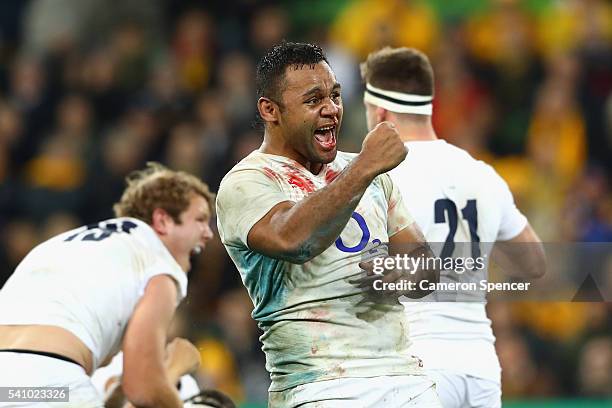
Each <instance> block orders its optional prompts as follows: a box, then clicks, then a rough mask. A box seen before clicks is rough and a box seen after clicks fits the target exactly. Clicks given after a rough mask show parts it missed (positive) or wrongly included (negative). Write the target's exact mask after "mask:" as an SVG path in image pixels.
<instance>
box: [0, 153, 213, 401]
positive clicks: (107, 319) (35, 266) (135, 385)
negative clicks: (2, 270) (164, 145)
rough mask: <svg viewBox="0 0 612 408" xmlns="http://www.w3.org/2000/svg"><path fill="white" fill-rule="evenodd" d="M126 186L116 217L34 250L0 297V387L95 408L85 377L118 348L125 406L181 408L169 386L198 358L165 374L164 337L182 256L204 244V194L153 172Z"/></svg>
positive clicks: (181, 280) (180, 293) (182, 176)
mask: <svg viewBox="0 0 612 408" xmlns="http://www.w3.org/2000/svg"><path fill="white" fill-rule="evenodd" d="M127 181H128V186H127V188H126V190H125V191H124V193H123V196H122V197H121V200H120V201H119V202H118V203H117V204H115V206H114V210H115V214H116V216H117V217H119V218H114V219H110V220H106V221H102V222H100V223H97V224H91V225H88V226H84V227H81V228H78V229H75V230H72V231H68V232H66V233H63V234H60V235H58V236H56V237H54V238H51V239H50V240H48V241H46V242H44V243H42V244H40V245H39V246H37V247H36V248H34V249H33V250H32V251H31V252H30V253H29V254H28V255H27V256H26V257H25V259H24V260H23V261H22V262H21V263H20V264H19V266H18V267H17V269H16V270H15V272H14V273H13V275H12V276H11V277H10V279H9V280H8V281H7V283H6V284H5V286H4V287H3V288H2V290H1V291H0V367H2V369H0V384H1V385H2V386H27V387H42V386H55V387H58V386H67V387H69V390H70V402H69V403H64V404H57V405H54V406H60V407H62V406H64V407H100V406H102V404H103V403H102V401H101V399H100V397H99V395H98V393H97V392H96V389H95V388H94V386H93V385H92V383H91V381H90V379H89V375H91V373H92V372H93V371H94V370H95V369H96V368H98V367H100V366H103V365H104V364H105V363H107V362H108V361H110V359H111V358H112V356H113V355H115V353H117V351H118V350H119V349H120V348H121V349H122V350H123V353H124V355H123V367H124V371H123V377H122V387H123V392H124V393H125V395H126V396H127V398H128V400H129V401H131V402H132V403H133V404H134V405H136V406H143V407H159V408H161V407H180V406H182V403H181V400H180V398H179V395H178V393H177V391H176V388H175V386H174V385H175V384H176V382H177V381H178V379H179V378H180V376H181V375H183V374H185V373H186V372H189V371H192V370H194V369H195V368H197V365H198V363H199V359H197V358H196V359H188V360H187V362H186V364H180V365H178V366H176V367H178V368H179V369H178V370H175V369H173V366H168V367H166V366H165V365H164V354H165V345H166V341H167V331H168V328H169V325H170V321H171V320H172V317H173V314H174V311H175V308H176V306H177V305H178V303H179V302H180V301H181V300H182V299H183V298H184V297H185V294H186V291H187V274H186V273H187V271H188V270H189V268H190V259H189V258H190V255H191V254H192V253H194V252H196V253H197V252H200V251H201V250H202V248H203V247H204V246H205V244H206V242H207V241H208V240H209V239H210V238H211V237H212V232H211V229H210V227H209V225H208V223H209V219H210V216H211V207H210V205H211V203H212V201H213V195H212V194H211V193H210V192H209V190H208V187H207V186H206V185H205V184H204V183H202V182H201V181H200V180H199V179H198V178H196V177H194V176H192V175H189V174H186V173H183V172H174V171H171V170H168V169H166V168H165V167H163V166H161V165H158V164H150V165H149V166H148V167H147V168H146V169H144V170H142V171H138V172H135V173H134V174H132V175H131V176H130V177H129V178H128V180H127ZM185 365H187V367H185ZM189 365H190V367H189ZM0 406H7V405H6V404H5V403H2V402H0ZM8 406H15V405H10V404H9V405H8ZM16 406H29V405H28V404H23V405H16Z"/></svg>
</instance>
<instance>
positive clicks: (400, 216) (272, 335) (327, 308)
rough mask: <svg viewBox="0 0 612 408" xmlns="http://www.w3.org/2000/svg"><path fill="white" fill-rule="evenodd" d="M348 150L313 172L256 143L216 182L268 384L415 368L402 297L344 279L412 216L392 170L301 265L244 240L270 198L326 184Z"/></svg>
mask: <svg viewBox="0 0 612 408" xmlns="http://www.w3.org/2000/svg"><path fill="white" fill-rule="evenodd" d="M353 157H355V156H354V155H352V154H348V153H342V152H338V155H337V157H336V159H335V160H334V161H333V162H332V163H329V164H327V165H324V166H323V169H322V170H321V171H320V172H319V174H318V175H314V174H312V173H310V172H309V171H308V170H306V169H305V168H304V167H303V166H302V165H300V164H299V163H297V162H296V161H294V160H291V159H288V158H286V157H281V156H276V155H270V154H265V153H261V152H259V151H255V152H253V153H251V154H250V155H249V156H247V157H246V158H245V159H243V160H242V161H241V162H240V163H238V164H237V165H236V166H235V167H234V168H233V169H232V170H231V171H230V172H229V173H228V174H227V175H226V176H225V177H224V179H223V181H222V182H221V186H220V187H219V193H218V195H217V221H218V226H219V235H220V237H221V241H222V242H223V244H224V245H225V248H226V249H227V251H228V253H229V255H230V256H231V258H232V260H233V261H234V263H235V264H236V267H237V269H238V271H239V272H240V275H241V277H242V281H243V283H244V285H245V286H246V288H247V290H248V292H249V295H250V297H251V299H252V301H253V304H254V306H255V308H254V310H253V313H252V316H253V318H254V319H255V320H256V321H257V322H258V324H259V327H260V328H261V329H262V330H263V332H264V333H263V335H262V336H261V339H260V340H261V341H262V342H263V351H264V352H265V354H266V360H267V362H266V368H267V369H268V371H269V372H270V376H271V379H272V384H271V386H270V390H271V391H282V390H284V389H287V388H292V387H295V386H298V385H300V384H306V383H311V382H315V381H322V380H329V379H334V378H341V377H375V376H380V375H408V374H420V373H421V370H420V369H419V367H418V360H417V359H416V358H413V357H410V356H409V354H408V346H409V341H408V335H407V333H406V320H405V316H404V313H403V307H402V305H401V304H400V303H399V302H395V303H392V304H382V303H381V302H373V301H370V300H368V299H366V297H365V296H364V294H363V292H362V290H361V289H359V288H357V287H355V285H351V284H350V283H349V282H348V281H349V280H351V279H354V278H355V277H356V275H359V274H360V273H361V269H360V268H359V262H360V261H361V260H362V259H363V257H364V254H367V253H369V251H370V250H372V249H373V248H374V247H376V246H378V245H380V244H381V242H382V243H385V242H388V239H389V237H390V236H392V235H394V234H395V233H397V232H399V231H401V230H402V229H404V228H405V227H407V226H408V225H410V224H411V223H412V222H413V220H412V218H411V217H410V216H409V214H408V213H407V212H406V209H405V207H404V205H403V202H402V198H401V195H400V193H399V191H398V190H397V187H395V186H394V184H393V183H392V182H391V179H390V177H389V176H388V175H386V174H385V175H382V176H379V177H377V178H376V179H375V180H374V181H373V182H372V183H371V184H370V186H369V187H368V188H367V190H366V192H365V194H364V195H363V197H362V199H361V201H360V202H359V205H358V206H357V208H356V209H355V211H354V212H353V215H352V217H351V220H350V221H349V222H348V224H347V225H346V227H345V228H344V230H343V231H342V233H341V234H340V237H339V238H338V239H337V240H336V241H335V243H334V244H332V245H331V246H330V247H329V248H327V249H326V250H325V251H324V252H323V253H321V254H320V255H318V256H316V257H315V258H313V259H312V260H310V261H308V262H306V263H304V264H302V265H297V264H292V263H289V262H286V261H283V260H279V259H274V258H270V257H267V256H264V255H262V254H259V253H257V252H254V251H252V250H251V249H250V248H249V247H248V245H247V236H248V233H249V231H250V229H251V228H252V226H253V225H254V224H255V223H257V221H259V220H260V219H261V218H262V217H263V216H264V215H266V214H267V213H268V212H269V211H270V209H272V207H274V206H275V205H277V204H278V203H281V202H283V201H294V202H298V201H300V200H302V199H303V198H305V197H306V196H307V195H308V194H310V193H312V192H315V191H317V190H319V189H321V188H324V187H325V186H327V184H329V183H330V182H331V181H332V180H333V179H334V178H335V177H336V176H337V175H338V174H339V173H340V172H341V171H342V170H343V169H344V168H345V167H346V166H347V165H348V164H349V163H350V161H351V160H352V159H353Z"/></svg>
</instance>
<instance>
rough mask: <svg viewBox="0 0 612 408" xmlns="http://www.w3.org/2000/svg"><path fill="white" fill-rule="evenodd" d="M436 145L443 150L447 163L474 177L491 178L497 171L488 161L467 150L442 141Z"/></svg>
mask: <svg viewBox="0 0 612 408" xmlns="http://www.w3.org/2000/svg"><path fill="white" fill-rule="evenodd" d="M442 142H443V143H440V144H438V145H437V147H438V148H439V149H440V150H442V151H444V153H445V156H446V157H445V159H446V160H448V163H449V164H451V165H453V167H457V168H458V170H460V171H461V170H463V171H467V172H469V173H471V174H472V176H473V177H475V178H482V177H485V178H492V177H495V176H497V172H496V171H495V169H494V168H493V166H491V165H490V164H489V163H487V162H485V161H484V160H481V159H478V158H475V157H474V156H472V155H471V154H470V153H469V152H468V151H467V150H465V149H462V148H460V147H458V146H455V145H453V144H450V143H448V142H446V141H442Z"/></svg>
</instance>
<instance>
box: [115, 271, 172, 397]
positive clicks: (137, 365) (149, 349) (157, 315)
mask: <svg viewBox="0 0 612 408" xmlns="http://www.w3.org/2000/svg"><path fill="white" fill-rule="evenodd" d="M175 305H176V285H175V283H174V281H173V280H172V278H170V277H169V276H167V275H159V276H155V277H153V278H152V279H151V280H150V281H149V283H148V284H147V287H146V289H145V293H144V295H143V297H142V298H141V299H140V301H139V302H138V304H137V305H136V308H135V310H134V314H133V315H132V318H131V319H130V323H129V325H128V327H127V331H126V334H125V338H124V341H123V368H124V371H123V379H122V388H123V392H124V393H125V396H126V397H127V399H128V400H129V401H130V402H131V403H132V404H133V405H134V406H136V407H157V408H176V407H182V406H183V404H182V402H181V399H180V398H179V395H178V393H177V391H176V388H175V387H174V384H176V382H177V381H178V377H177V376H176V374H174V373H172V374H171V373H169V372H168V371H167V369H166V367H165V365H164V355H165V345H166V339H167V331H168V327H169V326H170V322H171V320H172V316H173V314H174V309H175Z"/></svg>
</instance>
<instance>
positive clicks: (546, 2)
mask: <svg viewBox="0 0 612 408" xmlns="http://www.w3.org/2000/svg"><path fill="white" fill-rule="evenodd" d="M282 39H288V40H295V41H310V42H315V43H318V44H320V45H322V46H323V47H324V49H325V50H326V52H327V55H328V58H329V60H330V62H331V65H332V68H333V69H334V71H335V72H336V75H337V77H338V80H339V81H340V83H341V84H342V89H343V100H344V105H345V115H344V122H343V128H342V130H341V132H340V148H341V149H342V150H347V151H359V149H360V146H361V140H362V138H363V137H364V135H365V133H366V126H365V119H364V108H363V105H362V101H361V97H362V90H363V85H362V84H361V81H360V77H359V67H358V64H359V62H360V61H362V60H363V59H364V58H365V57H366V56H367V54H368V53H369V52H370V51H372V50H375V49H376V48H378V47H380V46H383V45H391V46H404V45H405V46H414V47H417V48H419V49H421V50H423V51H424V52H426V53H427V54H428V55H429V56H430V59H431V61H432V64H433V66H434V70H435V74H436V95H435V96H436V98H435V103H434V125H435V128H436V131H437V133H438V135H439V136H440V137H442V138H444V139H446V140H447V141H449V142H450V143H453V144H456V145H458V146H460V147H462V148H464V149H466V150H468V151H469V152H470V153H471V154H472V155H474V156H475V157H477V158H481V159H483V160H485V161H487V162H489V163H491V164H493V165H494V167H495V168H496V169H497V170H498V172H499V173H500V174H501V175H502V176H503V177H504V178H505V179H506V180H507V181H508V183H509V184H510V187H511V189H512V190H513V192H514V195H515V198H516V201H517V204H518V206H519V208H521V210H522V211H523V212H524V213H525V214H526V215H527V216H528V217H529V219H530V220H531V223H532V225H533V226H534V228H535V229H536V231H538V233H539V234H540V236H541V237H542V239H543V240H544V241H545V242H612V192H611V191H612V190H611V177H612V92H611V90H612V3H610V2H608V1H606V0H537V1H536V0H532V1H528V0H525V1H520V0H455V1H453V2H447V1H444V0H430V1H425V0H422V1H417V0H403V1H402V0H355V1H349V0H342V1H333V2H330V1H326V0H312V1H307V0H295V1H283V2H281V1H255V0H233V1H224V2H222V1H206V2H203V1H179V0H166V1H164V0H123V1H121V2H112V6H109V2H108V1H105V0H31V1H22V0H3V1H2V2H0V227H1V229H0V235H1V236H0V286H1V285H2V284H3V282H4V281H5V280H6V279H7V278H8V277H9V276H10V274H11V273H12V271H13V269H14V267H15V266H16V265H17V264H18V263H19V261H20V260H21V259H22V258H23V256H24V255H25V254H26V253H27V252H28V251H29V250H30V249H31V248H32V247H33V246H35V245H36V244H37V243H38V242H41V241H42V240H45V239H46V238H48V237H50V236H52V235H55V234H57V233H59V232H62V231H65V230H68V229H70V228H73V227H75V226H78V225H81V224H83V223H89V222H93V221H98V220H101V219H104V218H108V217H111V216H112V212H111V207H112V204H113V203H114V202H115V201H116V200H117V199H118V198H119V194H120V193H121V191H122V189H123V187H124V184H123V179H124V177H125V175H126V174H127V173H129V172H130V171H131V170H134V169H137V168H140V167H142V166H143V164H144V163H145V162H146V161H149V160H156V161H160V162H162V163H165V164H166V165H168V166H169V167H171V168H173V169H177V170H186V171H189V172H192V173H194V174H197V175H199V176H200V177H202V178H203V180H204V181H206V182H207V183H208V184H209V185H210V186H211V188H212V189H213V190H216V189H217V187H218V185H219V182H220V180H221V178H222V177H223V175H224V174H225V173H226V172H227V171H228V170H229V169H230V168H231V167H232V166H233V165H234V164H235V163H236V162H237V161H238V160H240V159H241V158H242V157H244V156H246V155H247V154H248V153H249V152H251V151H252V150H254V149H256V148H257V147H258V146H259V144H260V143H261V140H262V131H261V128H260V127H258V126H257V124H256V123H255V117H256V116H255V102H256V100H255V96H254V89H253V87H254V69H255V64H256V63H257V60H258V59H259V57H261V55H262V54H263V53H264V52H265V51H266V50H267V49H268V48H270V47H271V46H273V45H274V44H276V43H278V42H280V41H281V40H282ZM434 159H435V158H434ZM610 254H612V251H610ZM67 262H69V260H67ZM603 267H605V268H607V271H608V272H607V273H610V274H612V256H611V257H609V259H608V260H607V261H606V262H605V265H603ZM84 273H86V271H84ZM189 290H190V294H189V297H188V301H187V302H186V304H185V305H183V306H182V308H181V314H180V316H179V318H178V319H179V322H178V323H179V327H180V328H181V330H182V331H183V333H184V334H185V335H187V336H188V337H189V338H191V339H192V340H194V341H195V342H197V344H198V345H199V347H200V350H201V353H202V359H203V366H202V369H201V370H200V372H199V373H198V379H199V381H200V382H201V383H202V384H203V385H207V386H214V387H217V388H220V389H222V390H224V391H225V392H227V393H228V394H230V395H231V396H233V397H234V398H236V399H237V400H238V401H249V402H252V403H265V401H266V398H267V386H268V382H269V380H268V376H267V373H266V372H265V367H264V364H265V361H264V356H263V353H262V352H261V350H260V344H259V342H258V336H259V334H260V332H259V329H258V328H257V326H256V324H255V322H254V321H253V320H252V319H251V317H250V311H251V309H252V304H251V301H250V300H249V298H248V296H247V294H246V291H245V290H244V289H243V287H242V284H241V282H240V277H239V274H238V273H237V271H236V270H235V268H234V266H233V265H232V263H231V261H230V260H229V258H228V256H227V255H226V253H225V250H224V249H223V247H222V245H221V243H220V242H219V240H218V238H217V239H216V240H214V241H213V242H212V243H211V244H210V245H209V247H208V248H207V249H206V251H205V253H204V254H203V255H202V256H201V257H200V258H199V259H198V261H197V262H196V264H195V266H194V270H193V271H192V273H191V277H190V289H189ZM489 311H490V313H491V317H492V319H493V322H494V329H495V332H496V335H497V339H498V340H497V348H498V353H499V355H500V359H501V362H502V366H503V370H504V371H503V392H504V396H505V397H506V398H513V399H517V398H530V397H568V396H570V397H571V396H574V397H578V396H580V397H604V396H608V397H612V304H610V303H532V304H526V303H495V304H491V305H489Z"/></svg>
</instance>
